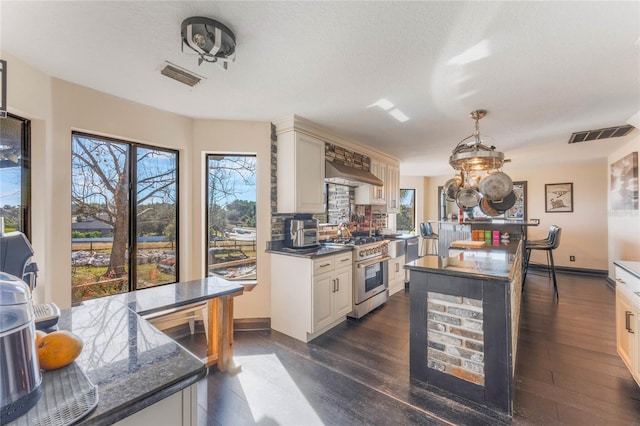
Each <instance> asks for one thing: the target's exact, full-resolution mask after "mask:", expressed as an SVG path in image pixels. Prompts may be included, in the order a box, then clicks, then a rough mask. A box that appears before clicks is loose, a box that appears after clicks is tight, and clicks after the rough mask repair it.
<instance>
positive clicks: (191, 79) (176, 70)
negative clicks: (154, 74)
mask: <svg viewBox="0 0 640 426" xmlns="http://www.w3.org/2000/svg"><path fill="white" fill-rule="evenodd" d="M160 74H162V75H164V76H166V77H169V78H172V79H174V80H176V81H179V82H180V83H182V84H186V85H187V86H190V87H193V86H195V85H196V84H198V83H200V81H201V80H203V79H204V77H201V76H199V75H197V74H194V73H192V72H191V71H187V70H185V69H184V68H180V67H179V66H177V65H174V64H172V63H170V62H165V63H164V67H163V68H162V69H161V70H160Z"/></svg>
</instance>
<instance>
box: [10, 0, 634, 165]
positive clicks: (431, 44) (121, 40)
mask: <svg viewBox="0 0 640 426" xmlns="http://www.w3.org/2000/svg"><path fill="white" fill-rule="evenodd" d="M191 16H206V17H210V18H213V19H216V20H218V21H221V22H222V23H224V24H225V25H227V26H228V27H229V28H231V29H232V30H233V31H234V33H235V35H236V39H237V59H236V62H235V63H232V64H230V66H229V69H228V70H226V71H224V70H223V69H222V68H221V67H219V66H217V65H215V64H207V63H205V64H203V65H201V66H198V65H197V59H196V57H195V56H191V55H186V54H184V53H181V50H180V24H181V22H182V20H183V19H185V18H187V17H191ZM0 21H1V39H0V43H1V48H2V50H3V51H6V52H8V53H10V54H12V55H14V56H16V57H18V58H20V59H21V60H24V61H25V62H27V63H29V64H31V65H32V66H34V67H36V68H38V69H40V70H41V71H43V72H45V73H47V74H49V75H52V76H54V77H57V78H61V79H64V80H68V81H72V82H74V83H77V84H80V85H83V86H88V87H91V88H94V89H96V90H99V91H103V92H107V93H111V94H113V95H116V96H120V97H123V98H126V99H130V100H132V101H136V102H139V103H142V104H146V105H151V106H154V107H157V108H160V109H163V110H167V111H172V112H175V113H178V114H182V115H185V116H190V117H194V118H218V119H238V120H265V121H273V120H277V119H279V118H282V117H284V116H287V115H290V114H297V115H300V116H302V117H304V118H307V119H309V120H312V121H314V122H316V123H318V124H320V125H323V126H324V127H326V128H328V129H330V130H332V131H334V132H336V133H338V134H340V135H342V136H345V137H347V138H350V139H353V140H356V141H359V142H361V143H365V144H367V145H370V146H373V147H375V148H378V149H380V150H383V151H385V152H387V153H389V154H391V155H393V156H395V157H397V158H398V159H400V161H401V170H402V174H403V175H424V176H433V175H442V174H449V173H451V172H452V169H451V168H450V166H449V165H448V156H449V154H450V153H451V150H452V149H453V148H454V147H455V145H456V144H457V142H458V141H460V140H461V139H463V138H465V137H466V136H469V135H470V134H471V133H472V132H473V126H474V124H473V121H472V120H471V119H469V118H468V114H469V112H471V111H472V110H474V109H478V108H484V109H487V110H488V114H487V116H486V117H485V118H484V119H483V120H482V121H481V122H480V131H481V134H482V135H483V136H490V137H491V139H490V140H489V141H490V142H493V144H494V145H496V146H497V147H498V149H499V150H501V151H503V152H504V153H505V155H506V157H507V158H511V159H512V163H511V164H509V165H507V166H506V167H505V169H506V170H509V169H512V170H513V169H515V168H518V167H530V166H540V165H542V164H545V165H553V164H560V163H567V162H579V161H590V160H594V159H596V158H602V157H606V155H607V153H609V152H610V151H611V150H612V149H614V148H615V147H617V146H620V144H621V143H623V142H624V141H621V140H620V139H621V138H618V139H608V140H602V141H592V142H585V143H581V144H576V145H568V144H567V141H568V139H569V136H570V135H571V133H573V132H575V131H581V130H589V129H597V128H603V127H611V126H616V125H622V124H625V122H626V121H627V120H628V119H629V118H630V117H631V116H632V115H634V114H636V113H637V112H638V111H640V2H638V1H631V2H609V1H607V2H586V1H585V2H577V1H576V2H539V1H534V2H477V1H476V2H453V1H448V2H435V1H423V2H353V1H341V2H321V1H316V2H271V1H261V2H217V1H215V2H214V1H207V2H205V1H202V2H193V1H175V2H168V1H157V2H150V1H149V2H147V1H145V2H142V1H127V2H111V1H46V2H26V1H18V2H14V1H5V0H2V2H1V3H0ZM468 52H471V53H473V52H476V55H475V56H476V57H475V59H473V58H472V60H470V61H466V60H465V58H466V57H468V55H466V56H465V55H463V54H465V53H468ZM478 52H480V54H477V53H478ZM482 52H484V55H483V54H482ZM164 61H169V62H172V63H174V64H176V65H179V66H181V67H184V68H187V69H189V70H191V71H194V72H196V73H198V74H200V75H203V76H205V77H206V78H207V80H206V81H204V82H203V83H201V84H199V85H197V86H195V87H193V88H189V87H188V86H185V85H182V84H180V83H177V82H175V81H173V80H170V79H168V78H166V77H164V76H162V75H161V74H160V73H159V68H160V65H161V64H163V62H164ZM9 70H10V65H9ZM9 72H10V71H9ZM380 98H386V99H388V100H389V101H391V102H392V103H394V104H395V105H396V106H397V107H398V108H399V109H401V110H402V111H403V112H404V113H405V114H406V115H407V116H408V117H409V118H410V120H408V121H406V122H404V123H400V122H398V121H396V120H395V119H393V118H392V117H391V116H390V115H389V114H387V113H386V112H384V111H383V110H381V109H379V108H367V106H369V105H371V104H372V103H374V102H376V101H377V100H378V99H380ZM634 132H638V130H634Z"/></svg>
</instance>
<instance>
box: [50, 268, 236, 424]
mask: <svg viewBox="0 0 640 426" xmlns="http://www.w3.org/2000/svg"><path fill="white" fill-rule="evenodd" d="M242 290H243V287H242V285H239V284H237V283H234V282H229V281H225V280H222V279H219V278H204V279H200V280H194V281H188V282H183V283H178V284H168V285H164V286H160V287H155V288H150V289H144V290H138V291H135V292H131V293H125V294H119V295H113V296H107V297H102V298H98V299H93V300H91V301H87V302H84V303H83V304H82V305H80V306H76V307H73V308H70V309H64V310H62V312H61V316H60V321H59V322H58V328H59V329H60V330H69V331H71V332H73V333H74V334H76V335H78V336H80V337H81V338H82V341H83V342H84V348H83V350H82V353H81V354H80V356H79V357H78V358H77V359H76V361H75V362H76V363H77V364H78V366H79V367H80V368H81V369H82V371H83V372H84V373H85V375H86V376H87V377H88V378H89V380H91V382H92V383H93V384H94V385H96V386H97V387H98V406H97V407H96V408H95V410H94V411H92V412H91V413H90V414H89V415H88V416H87V417H85V418H83V419H82V420H81V421H80V424H91V425H108V424H113V423H114V422H117V421H119V420H121V419H123V418H125V417H127V416H130V415H131V414H133V413H135V412H137V411H140V410H142V409H144V408H146V407H148V406H150V405H152V404H154V403H156V402H158V401H160V400H162V399H164V398H166V397H168V396H170V395H172V394H174V393H176V392H179V391H181V390H182V389H185V388H187V387H189V386H190V385H192V384H194V383H196V382H198V381H199V380H200V379H201V378H203V377H204V376H205V375H206V371H207V370H206V365H205V363H204V362H202V360H200V359H199V358H197V357H196V356H195V355H193V354H192V353H191V352H189V351H187V350H186V349H184V348H183V347H182V346H181V345H179V344H178V343H176V342H175V341H174V340H173V339H171V338H170V337H168V336H167V335H166V334H164V333H162V332H161V331H159V330H158V329H156V328H155V327H154V326H152V325H151V324H150V323H149V322H147V321H146V320H145V319H144V318H142V316H141V315H144V314H149V313H152V312H158V311H162V310H166V309H169V308H172V307H179V306H183V305H188V304H191V303H195V302H199V301H205V300H207V299H211V298H213V297H216V296H224V295H228V294H234V293H241V292H242Z"/></svg>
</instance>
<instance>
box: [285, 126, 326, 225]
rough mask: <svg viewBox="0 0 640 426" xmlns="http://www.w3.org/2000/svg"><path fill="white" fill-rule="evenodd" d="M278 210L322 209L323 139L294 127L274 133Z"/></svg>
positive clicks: (304, 210)
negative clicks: (295, 129)
mask: <svg viewBox="0 0 640 426" xmlns="http://www.w3.org/2000/svg"><path fill="white" fill-rule="evenodd" d="M277 158H278V167H277V179H278V182H277V194H278V203H277V209H278V213H323V212H324V210H325V204H324V202H325V199H324V165H325V153H324V142H323V141H321V140H320V139H317V138H314V137H312V136H309V135H306V134H304V133H301V132H297V131H293V130H292V131H289V132H285V133H282V134H280V135H278V154H277Z"/></svg>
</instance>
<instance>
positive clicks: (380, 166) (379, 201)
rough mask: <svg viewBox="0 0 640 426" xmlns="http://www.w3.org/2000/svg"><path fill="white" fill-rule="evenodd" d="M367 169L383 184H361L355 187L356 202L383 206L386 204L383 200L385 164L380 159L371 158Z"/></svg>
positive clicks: (385, 175) (385, 174)
mask: <svg viewBox="0 0 640 426" xmlns="http://www.w3.org/2000/svg"><path fill="white" fill-rule="evenodd" d="M369 171H370V172H371V173H372V174H373V175H374V176H375V177H377V178H379V179H380V180H382V181H383V182H384V183H385V184H384V186H374V185H362V186H358V187H356V199H355V202H356V204H365V205H369V204H370V205H376V206H383V205H385V204H387V202H386V200H385V195H386V194H385V187H386V184H387V182H386V179H387V164H386V163H383V162H382V161H378V160H375V159H373V158H372V159H371V167H370V168H369Z"/></svg>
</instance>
